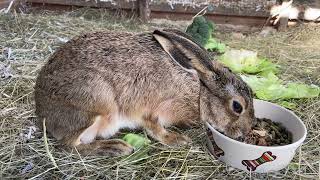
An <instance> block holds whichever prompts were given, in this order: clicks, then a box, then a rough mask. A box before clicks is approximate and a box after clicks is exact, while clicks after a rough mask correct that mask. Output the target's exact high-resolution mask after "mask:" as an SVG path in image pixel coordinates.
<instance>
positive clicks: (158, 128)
mask: <svg viewBox="0 0 320 180" xmlns="http://www.w3.org/2000/svg"><path fill="white" fill-rule="evenodd" d="M143 120H144V122H145V124H144V125H145V127H144V128H145V129H146V130H147V132H148V134H149V135H150V136H152V137H153V138H154V139H157V140H158V141H160V142H161V143H163V144H166V145H169V146H173V145H185V144H188V143H189V142H190V141H191V140H190V138H189V137H187V136H184V135H182V134H179V133H176V132H168V131H167V130H166V129H165V128H164V127H163V126H162V125H161V124H160V122H159V117H157V116H153V115H151V114H148V115H145V116H144V117H143Z"/></svg>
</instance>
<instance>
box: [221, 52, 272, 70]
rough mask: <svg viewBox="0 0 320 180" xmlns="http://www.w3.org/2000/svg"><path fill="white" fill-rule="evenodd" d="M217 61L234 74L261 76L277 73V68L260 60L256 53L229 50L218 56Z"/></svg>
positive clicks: (266, 61) (264, 60) (265, 60)
mask: <svg viewBox="0 0 320 180" xmlns="http://www.w3.org/2000/svg"><path fill="white" fill-rule="evenodd" d="M219 61H220V62H222V63H223V64H224V65H226V66H228V67H229V68H230V69H231V70H232V71H233V72H235V73H247V74H257V73H259V74H261V75H262V76H265V75H267V74H269V73H277V72H278V66H277V65H275V64H273V63H272V62H270V61H269V60H267V59H260V58H258V56H257V52H254V51H248V50H235V49H231V50H228V51H226V52H225V53H224V54H223V55H222V56H220V58H219Z"/></svg>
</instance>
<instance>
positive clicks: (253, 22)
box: [150, 11, 268, 27]
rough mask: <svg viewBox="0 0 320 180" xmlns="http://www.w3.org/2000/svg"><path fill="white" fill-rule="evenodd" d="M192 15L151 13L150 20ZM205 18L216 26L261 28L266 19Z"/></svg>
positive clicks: (243, 17) (175, 18) (181, 17)
mask: <svg viewBox="0 0 320 180" xmlns="http://www.w3.org/2000/svg"><path fill="white" fill-rule="evenodd" d="M193 16H194V14H191V13H166V12H154V11H152V12H151V16H150V18H151V19H157V18H161V19H169V20H190V19H192V17H193ZM205 17H206V18H208V19H210V20H211V21H213V22H214V23H216V24H233V25H243V26H252V27H262V26H263V25H264V24H265V23H266V20H267V19H268V18H267V17H253V16H230V15H219V14H215V15H213V14H206V15H205Z"/></svg>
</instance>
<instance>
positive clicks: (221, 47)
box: [186, 16, 226, 53]
mask: <svg viewBox="0 0 320 180" xmlns="http://www.w3.org/2000/svg"><path fill="white" fill-rule="evenodd" d="M213 31H214V25H213V23H212V22H211V21H208V20H207V19H206V18H204V17H203V16H197V17H195V18H194V19H193V21H192V23H191V24H190V25H189V26H188V27H187V31H186V32H187V34H189V35H190V36H192V37H193V39H194V40H195V41H197V42H198V43H199V44H200V45H202V46H203V47H204V48H205V49H207V50H209V51H214V50H217V51H218V52H219V53H223V52H225V49H226V45H225V44H222V43H219V42H218V41H216V40H215V39H214V38H213V37H212V33H213Z"/></svg>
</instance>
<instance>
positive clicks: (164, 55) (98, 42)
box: [35, 30, 253, 155]
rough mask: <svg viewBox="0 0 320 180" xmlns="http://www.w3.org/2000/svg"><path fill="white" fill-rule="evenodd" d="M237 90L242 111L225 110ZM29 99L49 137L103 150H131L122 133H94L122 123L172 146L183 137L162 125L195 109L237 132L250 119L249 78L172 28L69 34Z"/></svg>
mask: <svg viewBox="0 0 320 180" xmlns="http://www.w3.org/2000/svg"><path fill="white" fill-rule="evenodd" d="M157 37H158V38H157ZM159 39H160V40H159ZM166 47H167V49H166ZM172 52H174V53H173V54H171V53H172ZM169 55H170V56H169ZM195 72H197V73H195ZM195 77H196V78H195ZM198 78H199V79H200V81H201V83H200V81H199V79H198ZM226 87H228V88H226ZM200 91H201V92H200ZM235 97H241V98H242V100H241V104H243V106H245V108H244V109H245V111H244V113H243V114H241V115H240V116H237V115H235V114H234V113H233V112H232V110H230V103H229V102H230V100H232V99H234V98H235ZM199 100H200V101H199ZM35 101H36V114H37V115H38V117H39V122H41V120H42V119H43V118H46V122H47V129H48V131H49V132H50V133H51V134H52V135H53V136H54V137H56V138H57V139H58V140H61V141H62V142H64V143H65V144H66V145H68V146H71V147H72V146H76V147H77V148H78V150H79V151H80V152H82V153H87V152H89V151H90V149H92V150H93V151H92V152H93V153H97V154H101V153H102V152H105V154H106V155H119V154H129V153H131V152H132V147H130V145H128V144H126V143H124V142H123V141H120V140H99V141H97V140H95V138H96V137H99V136H102V137H104V138H109V137H110V136H112V135H113V134H114V133H116V132H117V131H118V129H119V128H123V126H128V128H138V127H143V128H145V129H146V130H147V132H148V133H149V134H150V135H151V136H152V137H153V138H155V139H157V140H159V141H161V142H162V143H164V144H168V145H174V144H185V143H186V142H187V141H188V140H189V139H188V138H187V137H185V136H183V135H180V134H177V133H173V132H168V131H167V130H166V129H165V127H166V126H170V125H172V124H178V123H183V124H188V123H194V122H197V121H199V119H200V116H201V119H203V120H204V121H207V122H209V123H211V124H213V125H215V126H216V127H217V128H218V129H220V130H223V131H225V132H226V134H227V135H230V136H233V137H238V136H240V135H241V134H242V132H245V131H247V129H248V128H249V127H250V126H251V123H252V119H253V109H252V94H251V90H250V89H249V88H248V87H247V85H246V84H245V83H244V82H243V81H241V80H240V79H239V78H238V77H237V76H236V75H234V74H233V73H231V72H230V71H229V70H228V69H226V68H224V67H223V66H221V65H220V64H218V63H217V62H214V63H211V62H210V61H209V57H208V55H207V53H206V51H205V50H204V49H203V48H201V47H200V46H199V45H198V44H197V43H195V42H194V41H193V40H192V39H191V38H190V37H189V36H188V35H186V34H184V33H182V32H179V31H176V30H165V31H155V32H154V33H153V34H152V33H141V34H131V33H122V32H121V33H119V32H96V33H90V34H85V35H82V36H79V37H76V38H74V39H72V40H70V41H69V42H67V43H66V44H65V45H63V46H62V47H61V48H59V49H58V50H57V51H56V52H55V53H54V54H53V55H52V56H51V58H50V59H49V61H48V62H47V64H46V65H45V66H44V67H43V68H42V70H41V72H40V73H39V76H38V79H37V82H36V87H35ZM199 108H200V111H199ZM227 129H228V130H227ZM95 132H96V134H95ZM89 135H93V136H94V137H93V139H92V138H91V137H88V136H89ZM112 152H114V153H112Z"/></svg>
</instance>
